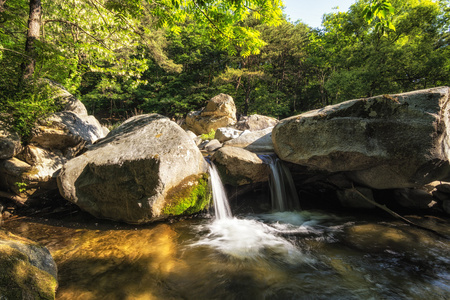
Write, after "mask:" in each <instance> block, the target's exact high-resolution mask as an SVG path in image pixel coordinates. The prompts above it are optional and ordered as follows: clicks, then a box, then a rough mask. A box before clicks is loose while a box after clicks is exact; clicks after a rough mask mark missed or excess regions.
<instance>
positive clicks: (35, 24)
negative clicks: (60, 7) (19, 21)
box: [22, 0, 42, 81]
mask: <svg viewBox="0 0 450 300" xmlns="http://www.w3.org/2000/svg"><path fill="white" fill-rule="evenodd" d="M41 13H42V7H41V0H30V14H29V17H28V32H27V41H26V44H25V54H26V55H28V56H29V57H30V58H31V59H29V60H28V61H26V62H25V63H24V66H23V73H22V74H23V75H22V79H23V81H26V80H28V79H30V78H31V77H32V76H33V73H34V68H35V66H36V49H35V45H34V44H35V41H36V40H37V39H39V32H40V27H41Z"/></svg>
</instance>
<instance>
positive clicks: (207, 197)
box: [162, 174, 211, 216]
mask: <svg viewBox="0 0 450 300" xmlns="http://www.w3.org/2000/svg"><path fill="white" fill-rule="evenodd" d="M210 201H211V193H210V191H209V185H208V175H207V174H202V175H200V176H195V175H192V176H189V177H187V178H186V179H185V180H183V181H182V182H181V183H180V184H179V185H177V186H176V187H173V188H171V189H170V190H169V191H168V193H167V196H166V203H167V204H166V205H165V207H164V208H163V209H162V212H163V214H165V215H172V216H179V215H190V214H194V213H197V212H200V211H202V210H203V209H205V207H207V206H208V204H209V202H210Z"/></svg>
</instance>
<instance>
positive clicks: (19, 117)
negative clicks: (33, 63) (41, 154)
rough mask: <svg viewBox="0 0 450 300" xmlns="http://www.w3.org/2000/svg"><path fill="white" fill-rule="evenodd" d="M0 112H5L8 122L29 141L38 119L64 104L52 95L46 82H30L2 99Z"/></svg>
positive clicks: (25, 140) (22, 137)
mask: <svg viewBox="0 0 450 300" xmlns="http://www.w3.org/2000/svg"><path fill="white" fill-rule="evenodd" d="M2 102H3V103H2V104H3V105H1V107H0V113H5V114H7V115H9V116H11V117H10V118H6V120H5V121H6V123H7V124H8V125H10V126H11V127H12V128H13V129H14V130H15V131H16V132H17V133H18V134H19V135H20V137H21V139H22V142H25V143H26V142H28V141H29V139H30V137H31V131H32V129H33V127H34V126H35V124H36V121H38V120H40V119H44V118H46V117H48V116H49V115H51V114H52V113H54V112H56V111H58V110H60V109H61V106H62V104H61V103H59V102H58V101H57V99H55V98H54V97H52V89H51V87H50V86H49V85H48V84H47V83H46V82H43V83H40V84H29V85H27V86H26V88H24V89H23V90H22V91H19V92H17V93H15V94H14V95H9V97H7V98H6V99H3V101H2Z"/></svg>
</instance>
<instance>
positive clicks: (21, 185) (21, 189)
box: [15, 182, 28, 193]
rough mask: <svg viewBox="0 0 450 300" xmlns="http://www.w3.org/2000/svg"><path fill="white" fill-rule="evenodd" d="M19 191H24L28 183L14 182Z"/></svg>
mask: <svg viewBox="0 0 450 300" xmlns="http://www.w3.org/2000/svg"><path fill="white" fill-rule="evenodd" d="M15 184H16V186H17V188H18V190H19V192H20V193H25V192H26V190H27V186H28V184H27V183H26V182H16V183H15Z"/></svg>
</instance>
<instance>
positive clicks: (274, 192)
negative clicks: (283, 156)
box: [259, 154, 300, 211]
mask: <svg viewBox="0 0 450 300" xmlns="http://www.w3.org/2000/svg"><path fill="white" fill-rule="evenodd" d="M259 158H261V159H262V161H263V162H265V163H266V164H268V165H269V167H270V171H271V172H270V173H271V174H270V178H269V187H270V196H271V200H272V209H273V210H275V211H288V210H290V211H291V210H300V201H299V199H298V195H297V191H296V189H295V184H294V180H293V179H292V176H291V172H290V171H289V169H288V168H287V167H286V166H285V165H284V164H283V162H282V161H281V160H280V159H279V158H278V157H277V156H276V155H274V154H273V155H259Z"/></svg>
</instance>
